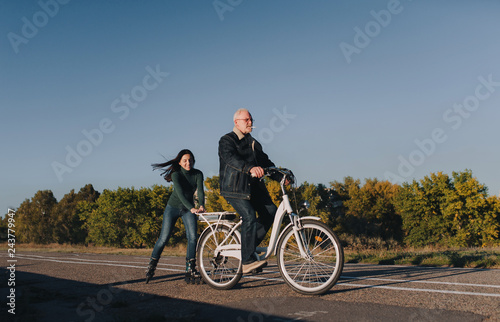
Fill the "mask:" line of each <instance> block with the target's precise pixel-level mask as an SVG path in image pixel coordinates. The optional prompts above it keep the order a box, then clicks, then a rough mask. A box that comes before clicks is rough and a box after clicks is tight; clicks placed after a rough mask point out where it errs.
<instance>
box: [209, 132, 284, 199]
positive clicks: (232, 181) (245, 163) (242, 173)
mask: <svg viewBox="0 0 500 322" xmlns="http://www.w3.org/2000/svg"><path fill="white" fill-rule="evenodd" d="M219 163H220V169H219V176H220V177H219V183H220V193H221V195H222V196H223V197H225V198H237V199H250V195H251V189H252V186H253V185H258V188H259V189H263V190H266V191H267V189H266V186H265V184H264V181H262V180H258V179H256V178H252V177H251V176H250V169H251V168H253V167H256V166H260V167H262V168H266V167H274V166H275V165H274V163H273V162H272V161H271V160H269V157H268V156H267V154H265V153H264V151H262V145H261V144H260V143H259V142H257V140H255V139H254V138H253V137H252V136H251V135H250V134H246V135H243V137H242V138H241V140H240V138H239V137H238V135H237V134H236V133H235V132H234V131H233V132H230V133H227V134H226V135H224V136H223V137H222V138H221V139H220V140H219ZM254 188H255V187H254Z"/></svg>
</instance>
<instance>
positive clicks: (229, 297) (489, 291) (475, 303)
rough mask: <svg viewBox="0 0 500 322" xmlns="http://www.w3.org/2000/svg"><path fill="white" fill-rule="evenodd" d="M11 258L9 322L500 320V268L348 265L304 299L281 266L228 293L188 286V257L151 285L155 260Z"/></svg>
mask: <svg viewBox="0 0 500 322" xmlns="http://www.w3.org/2000/svg"><path fill="white" fill-rule="evenodd" d="M7 255H8V254H7V252H5V253H4V254H0V258H1V259H2V261H3V263H4V264H3V265H2V271H1V273H2V274H1V277H2V279H1V285H0V287H1V289H0V290H1V294H0V297H1V298H2V299H3V302H4V303H2V304H1V311H0V321H238V322H243V321H248V322H254V321H500V270H485V269H461V268H428V267H408V266H385V265H363V264H346V265H345V267H344V272H343V274H342V277H341V279H340V281H339V282H338V283H337V284H336V285H335V286H334V287H333V288H332V289H331V291H330V292H328V293H327V294H325V295H322V296H304V295H300V294H298V293H295V292H294V291H293V290H292V289H290V288H289V287H288V286H287V285H286V284H285V283H284V282H283V280H282V279H281V277H280V276H279V272H278V267H277V266H276V262H275V261H274V260H271V261H270V263H269V266H268V267H267V268H265V269H264V272H263V273H262V274H259V275H255V276H247V277H244V278H243V279H242V280H241V281H240V283H239V284H238V285H237V286H236V287H235V288H233V289H232V290H228V291H219V290H214V289H212V288H210V287H209V286H208V285H205V284H203V285H191V284H189V285H188V284H186V283H185V282H184V279H183V271H184V267H185V264H184V259H183V258H179V257H163V258H162V259H161V260H160V264H159V265H158V269H157V273H156V276H155V277H154V278H153V280H152V281H150V283H149V284H145V283H144V273H145V268H146V266H147V262H148V258H147V257H138V256H122V255H96V254H66V253H38V252H37V253H17V254H16V257H15V258H14V259H12V258H8V257H7ZM10 265H15V266H14V267H15V268H13V267H12V266H10ZM9 266H10V267H11V268H10V269H7V268H8V267H9ZM12 283H15V285H12ZM13 308H14V311H13V310H12V309H13ZM8 310H11V313H9V312H8ZM12 312H15V313H16V314H12Z"/></svg>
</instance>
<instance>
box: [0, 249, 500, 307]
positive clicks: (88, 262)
mask: <svg viewBox="0 0 500 322" xmlns="http://www.w3.org/2000/svg"><path fill="white" fill-rule="evenodd" d="M2 257H5V256H2ZM16 257H17V258H19V259H26V260H38V261H49V262H56V263H66V264H83V265H103V266H115V267H116V266H118V267H128V268H140V269H144V268H145V266H144V264H145V263H143V262H134V263H132V264H141V266H136V265H129V264H123V262H122V261H111V260H96V259H81V258H63V259H61V257H49V256H40V255H23V254H16ZM158 265H164V266H173V267H183V265H177V264H170V263H163V264H160V263H158ZM426 269H427V270H428V269H429V268H428V267H426ZM455 269H456V268H455ZM157 270H164V271H172V272H184V270H183V269H175V268H163V267H157ZM266 273H271V272H269V271H267V272H266ZM275 273H277V272H275ZM243 277H244V278H248V279H255V280H268V281H281V282H283V280H282V279H281V278H269V277H264V276H243ZM341 279H344V280H349V279H354V280H367V281H383V282H394V283H423V284H439V285H450V286H468V287H487V288H488V287H489V288H500V285H487V284H468V283H454V282H439V281H422V280H405V279H389V278H369V277H353V276H346V275H343V276H341ZM336 286H342V287H361V288H381V289H389V290H398V291H411V292H430V293H443V294H457V295H473V296H486V297H500V294H495V293H479V292H463V291H453V290H434V289H425V288H424V289H422V288H410V287H395V286H385V285H369V284H352V283H349V282H338V283H337V284H336Z"/></svg>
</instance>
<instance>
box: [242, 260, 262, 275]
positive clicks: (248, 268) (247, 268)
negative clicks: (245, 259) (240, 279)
mask: <svg viewBox="0 0 500 322" xmlns="http://www.w3.org/2000/svg"><path fill="white" fill-rule="evenodd" d="M266 266H267V261H255V262H252V263H250V264H246V265H245V264H243V274H248V273H251V272H252V271H254V270H256V269H259V268H262V267H266Z"/></svg>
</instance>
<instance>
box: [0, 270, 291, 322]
mask: <svg viewBox="0 0 500 322" xmlns="http://www.w3.org/2000/svg"><path fill="white" fill-rule="evenodd" d="M0 274H1V275H0V276H1V288H0V297H1V298H3V299H5V301H4V302H5V303H4V304H3V305H2V306H4V308H2V310H1V311H0V321H75V322H76V321H87V322H90V321H249V320H252V321H263V320H267V319H271V320H280V321H286V320H289V318H284V317H279V316H270V315H266V316H260V315H262V314H261V313H258V312H252V311H247V310H241V309H233V308H228V307H223V306H218V305H212V304H205V303H198V302H193V301H188V300H180V299H174V298H170V297H166V296H159V295H154V294H148V293H141V292H134V291H130V290H124V289H122V288H119V286H120V285H124V284H130V283H135V282H139V281H127V282H117V283H112V284H107V285H99V284H91V283H84V282H77V281H73V280H67V279H59V278H54V277H50V276H46V275H41V274H33V273H27V272H22V271H18V272H16V279H15V282H16V285H15V287H13V288H12V289H14V298H15V315H14V314H10V313H8V312H7V309H9V307H8V306H6V304H7V303H6V302H7V299H8V298H7V296H9V294H11V288H10V287H8V276H9V272H8V270H6V269H4V268H2V269H0ZM170 277H172V276H170ZM176 278H177V276H176ZM140 282H143V280H141V281H140Z"/></svg>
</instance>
